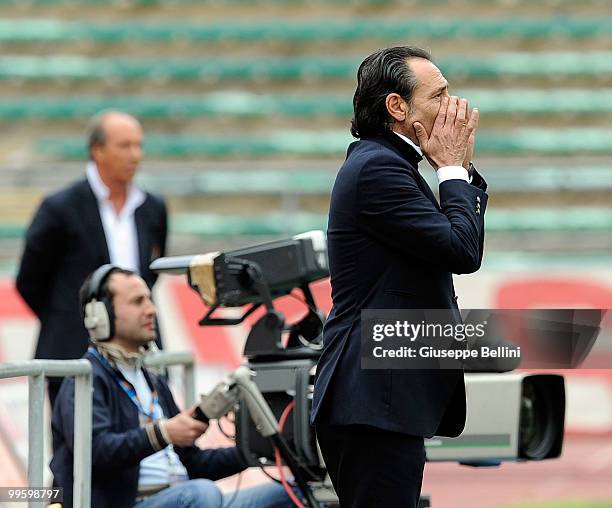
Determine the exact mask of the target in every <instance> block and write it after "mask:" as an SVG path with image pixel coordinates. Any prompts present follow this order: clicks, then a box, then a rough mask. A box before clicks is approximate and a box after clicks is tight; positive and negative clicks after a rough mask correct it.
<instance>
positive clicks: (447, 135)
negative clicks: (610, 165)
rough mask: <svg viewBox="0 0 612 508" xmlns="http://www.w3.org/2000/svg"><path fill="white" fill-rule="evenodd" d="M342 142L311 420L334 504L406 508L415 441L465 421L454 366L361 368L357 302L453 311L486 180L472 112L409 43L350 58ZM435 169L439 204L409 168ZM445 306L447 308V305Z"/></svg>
mask: <svg viewBox="0 0 612 508" xmlns="http://www.w3.org/2000/svg"><path fill="white" fill-rule="evenodd" d="M353 105H354V117H353V121H352V128H351V132H352V134H353V136H355V137H357V138H359V141H356V142H354V143H352V144H351V145H350V147H349V149H348V153H347V158H346V161H345V163H344V164H343V166H342V167H341V168H340V171H339V173H338V175H337V178H336V182H335V185H334V189H333V192H332V197H331V205H330V212H329V226H328V251H329V262H330V272H331V285H332V298H333V308H332V310H331V313H330V315H329V318H328V320H327V323H326V325H325V328H324V332H323V341H324V350H323V354H322V356H321V359H320V361H319V364H318V367H317V377H316V382H315V392H314V402H313V412H312V420H313V421H314V423H315V426H316V431H317V436H318V439H319V443H320V445H321V450H322V453H323V458H324V459H325V462H326V465H327V468H328V471H329V474H330V476H331V479H332V482H333V484H334V486H335V488H336V491H337V493H338V495H339V498H340V504H341V506H342V507H343V508H366V507H367V508H375V507H381V508H383V507H384V508H394V507H398V508H399V507H401V508H410V507H416V506H417V504H418V499H419V495H420V490H421V483H422V477H423V468H424V462H425V448H424V438H425V437H431V436H433V435H444V436H457V435H459V434H460V433H461V431H462V430H463V427H464V425H465V387H464V382H463V372H462V371H460V370H441V369H438V370H433V369H432V370H408V369H405V370H393V369H384V370H366V369H362V368H361V345H360V342H361V311H362V310H364V309H451V310H453V309H454V310H455V311H456V310H457V296H456V295H455V291H454V287H453V279H452V274H453V273H456V274H460V273H471V272H475V271H476V270H478V268H479V267H480V264H481V261H482V253H483V241H484V221H483V219H484V213H485V208H486V204H487V195H486V194H485V190H486V183H485V182H484V180H483V179H482V177H481V176H480V175H479V174H478V173H477V172H476V171H475V170H474V167H473V165H472V164H471V158H472V151H473V146H474V137H475V132H476V127H477V124H478V111H477V110H473V111H471V112H470V111H469V109H468V105H467V101H465V100H464V99H459V98H457V97H451V96H449V93H448V83H447V81H446V79H444V76H443V75H442V74H441V73H440V71H439V70H438V68H437V67H436V66H435V65H434V64H433V63H432V62H431V61H430V56H429V54H428V53H427V52H426V51H424V50H421V49H419V48H413V47H397V48H387V49H383V50H379V51H377V52H376V53H374V54H372V55H370V56H369V57H368V58H366V59H365V60H364V62H363V63H362V64H361V66H360V68H359V71H358V74H357V89H356V91H355V96H354V99H353ZM423 155H424V156H425V157H427V159H428V161H429V163H430V165H431V166H432V167H433V169H434V170H436V172H437V176H438V180H439V191H440V202H439V203H438V201H437V200H436V198H435V196H434V195H433V193H432V192H431V190H430V188H429V186H428V185H427V183H426V182H425V180H424V179H423V178H422V176H421V175H420V174H419V172H418V168H417V166H418V163H419V162H420V161H421V159H422V156H423ZM455 313H456V312H455Z"/></svg>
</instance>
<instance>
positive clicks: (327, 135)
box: [37, 127, 612, 160]
mask: <svg viewBox="0 0 612 508" xmlns="http://www.w3.org/2000/svg"><path fill="white" fill-rule="evenodd" d="M351 141H353V139H352V138H351V136H350V135H349V133H348V132H346V131H343V130H333V131H316V132H315V131H279V132H271V133H269V134H268V135H266V136H245V137H238V136H232V135H227V136H219V135H216V136H212V135H208V134H200V135H189V136H171V135H159V134H158V135H156V134H150V135H147V136H146V138H145V145H144V148H145V151H146V152H147V154H148V156H150V157H173V158H195V157H232V158H249V157H273V156H278V155H291V156H335V157H338V158H339V159H338V160H340V158H341V157H342V156H343V154H344V153H345V152H346V148H347V146H348V144H349V143H350V142H351ZM37 151H40V152H43V153H46V154H49V155H53V156H54V157H57V158H60V159H79V158H85V156H86V153H85V147H84V146H83V143H82V141H81V140H80V139H75V138H74V137H70V138H66V137H47V138H43V139H41V140H40V142H39V143H38V147H37ZM477 151H478V153H482V154H492V155H498V154H499V155H501V154H517V155H518V154H539V155H574V154H593V155H603V154H610V153H612V129H605V128H586V127H585V128H570V129H548V128H535V127H533V128H522V129H521V128H519V129H514V130H510V131H483V132H480V133H479V134H478V139H477Z"/></svg>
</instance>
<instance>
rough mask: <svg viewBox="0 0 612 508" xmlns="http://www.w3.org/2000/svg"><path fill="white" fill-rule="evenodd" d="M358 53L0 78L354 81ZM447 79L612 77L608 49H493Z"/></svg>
mask: <svg viewBox="0 0 612 508" xmlns="http://www.w3.org/2000/svg"><path fill="white" fill-rule="evenodd" d="M360 61H361V58H360V57H354V58H351V57H328V56H321V57H311V56H308V57H306V56H304V57H274V58H273V57H258V58H251V59H231V60H230V59H224V58H221V57H215V58H212V57H211V58H167V57H163V58H162V57H159V58H136V57H134V58H127V57H126V58H89V57H85V56H74V55H53V56H45V57H39V56H21V55H4V56H1V57H0V79H2V80H6V79H16V80H49V79H62V80H66V79H69V80H100V79H109V80H126V81H131V80H148V79H160V80H164V79H172V80H185V81H199V80H202V79H205V80H221V81H222V80H253V79H255V80H262V79H263V80H266V79H267V80H279V81H282V80H296V79H303V78H308V79H314V78H316V79H322V80H326V79H354V76H355V73H356V70H357V67H358V65H359V63H360ZM437 63H438V64H439V66H440V68H441V69H442V70H443V72H444V73H445V75H446V76H447V77H448V78H449V79H456V78H460V77H461V78H469V79H492V78H495V79H498V78H503V77H510V76H515V77H530V78H536V77H539V78H543V77H544V78H551V77H563V76H565V77H568V76H579V77H581V78H588V77H602V76H606V77H609V76H611V75H612V52H605V51H601V52H588V53H580V52H558V53H496V54H494V55H487V56H481V57H459V56H452V57H450V56H449V57H444V58H440V59H439V60H438V61H437Z"/></svg>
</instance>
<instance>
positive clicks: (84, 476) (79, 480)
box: [0, 360, 92, 508]
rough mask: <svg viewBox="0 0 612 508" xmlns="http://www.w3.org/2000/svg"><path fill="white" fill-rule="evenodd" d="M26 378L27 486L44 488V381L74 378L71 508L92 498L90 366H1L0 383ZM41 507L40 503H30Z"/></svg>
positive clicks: (43, 363) (79, 363)
mask: <svg viewBox="0 0 612 508" xmlns="http://www.w3.org/2000/svg"><path fill="white" fill-rule="evenodd" d="M23 376H27V377H28V385H29V400H28V486H29V487H32V488H42V487H43V467H44V434H45V433H44V430H43V429H44V428H45V424H44V402H45V377H47V376H74V378H75V388H74V390H75V396H74V399H75V400H74V449H73V450H74V451H73V455H74V468H73V470H74V485H73V492H74V506H75V507H78V508H85V507H89V506H90V498H91V485H90V477H91V401H92V397H91V390H92V379H91V365H90V363H89V362H88V361H87V360H30V361H27V362H19V363H1V364H0V379H6V378H13V377H23ZM29 506H35V507H38V506H40V507H42V506H43V503H34V502H30V503H29Z"/></svg>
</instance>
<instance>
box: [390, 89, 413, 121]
mask: <svg viewBox="0 0 612 508" xmlns="http://www.w3.org/2000/svg"><path fill="white" fill-rule="evenodd" d="M385 105H386V106H387V112H388V113H389V115H391V118H393V119H394V120H395V121H396V122H404V121H405V120H406V117H407V115H408V112H407V111H406V101H404V99H402V97H401V96H400V95H399V94H396V93H390V94H389V95H387V98H386V99H385Z"/></svg>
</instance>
